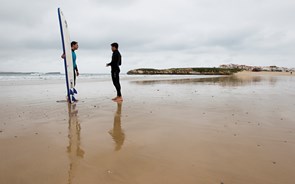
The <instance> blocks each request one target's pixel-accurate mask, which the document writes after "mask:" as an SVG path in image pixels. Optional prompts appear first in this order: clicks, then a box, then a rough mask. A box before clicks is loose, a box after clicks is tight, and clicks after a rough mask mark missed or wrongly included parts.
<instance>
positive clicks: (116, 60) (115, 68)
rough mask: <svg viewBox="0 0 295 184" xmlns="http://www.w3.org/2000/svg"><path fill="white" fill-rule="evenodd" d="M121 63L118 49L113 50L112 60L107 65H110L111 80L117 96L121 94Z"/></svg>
mask: <svg viewBox="0 0 295 184" xmlns="http://www.w3.org/2000/svg"><path fill="white" fill-rule="evenodd" d="M120 65H121V54H120V52H119V51H118V50H115V51H114V52H113V56H112V61H111V62H110V63H109V64H108V66H111V67H112V72H111V73H112V80H113V84H114V86H115V88H116V90H117V96H119V97H120V96H122V94H121V85H120V77H119V73H120V67H119V66H120Z"/></svg>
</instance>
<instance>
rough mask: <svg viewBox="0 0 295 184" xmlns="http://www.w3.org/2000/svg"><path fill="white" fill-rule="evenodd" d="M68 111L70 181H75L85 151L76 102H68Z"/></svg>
mask: <svg viewBox="0 0 295 184" xmlns="http://www.w3.org/2000/svg"><path fill="white" fill-rule="evenodd" d="M68 113H69V133H68V138H69V146H68V147H67V152H68V155H69V160H70V167H69V179H68V183H69V184H71V183H72V182H73V178H74V177H75V171H76V170H77V167H78V164H79V159H82V158H83V157H84V154H85V152H84V151H83V149H81V147H80V144H81V141H80V132H81V125H80V123H79V121H78V110H77V109H76V104H70V103H68Z"/></svg>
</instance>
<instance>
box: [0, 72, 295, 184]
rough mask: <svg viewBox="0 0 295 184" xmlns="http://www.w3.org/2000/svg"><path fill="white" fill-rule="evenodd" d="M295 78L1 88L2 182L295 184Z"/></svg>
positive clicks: (16, 83) (8, 84)
mask: <svg viewBox="0 0 295 184" xmlns="http://www.w3.org/2000/svg"><path fill="white" fill-rule="evenodd" d="M294 76H295V74H293V75H290V74H285V73H281V74H279V73H267V74H265V73H252V72H242V73H239V74H235V75H234V76H222V77H218V76H214V77H210V76H197V77H192V76H178V77H174V76H153V77H145V76H139V77H129V78H128V77H126V78H124V77H123V79H122V82H121V83H122V93H123V96H124V102H123V103H120V104H117V103H114V102H112V101H111V100H110V99H111V98H112V97H113V96H114V95H115V89H114V87H113V86H112V83H111V79H110V78H109V79H105V80H104V79H102V80H95V79H78V82H77V83H78V84H77V89H78V92H79V94H78V99H79V102H78V103H77V104H75V105H68V104H67V103H65V102H59V101H62V100H64V99H65V84H64V80H52V81H46V83H44V80H24V81H21V80H8V81H0V86H1V87H0V100H1V103H0V108H1V111H0V160H1V164H0V183H1V184H32V183H36V184H41V183H42V184H53V183H54V184H65V183H68V184H81V183H85V184H86V183H87V184H94V183H95V184H96V183H102V184H119V183H120V184H180V183H183V184H196V183H200V184H221V183H223V184H249V183H251V184H294V181H295V179H294V163H295V114H294V109H295V77H294Z"/></svg>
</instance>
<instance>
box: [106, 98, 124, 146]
mask: <svg viewBox="0 0 295 184" xmlns="http://www.w3.org/2000/svg"><path fill="white" fill-rule="evenodd" d="M121 111H122V102H118V103H117V112H116V113H115V117H114V125H113V129H112V130H110V131H109V134H110V135H111V136H112V137H113V140H114V142H115V144H116V147H115V151H119V150H120V149H121V148H122V146H123V144H124V140H125V134H124V131H123V130H122V127H121Z"/></svg>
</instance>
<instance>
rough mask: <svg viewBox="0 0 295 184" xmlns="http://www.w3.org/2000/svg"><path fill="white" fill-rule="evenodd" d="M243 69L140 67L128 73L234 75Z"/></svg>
mask: <svg viewBox="0 0 295 184" xmlns="http://www.w3.org/2000/svg"><path fill="white" fill-rule="evenodd" d="M239 71H241V70H239V69H227V68H171V69H160V70H159V69H151V68H140V69H134V70H130V71H129V72H127V74H128V75H232V74H234V73H237V72H239Z"/></svg>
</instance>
